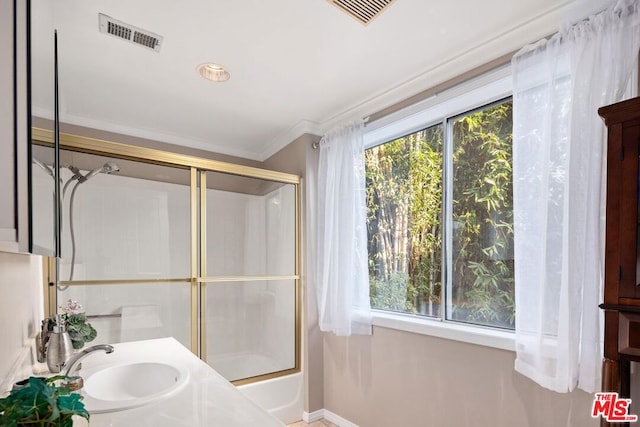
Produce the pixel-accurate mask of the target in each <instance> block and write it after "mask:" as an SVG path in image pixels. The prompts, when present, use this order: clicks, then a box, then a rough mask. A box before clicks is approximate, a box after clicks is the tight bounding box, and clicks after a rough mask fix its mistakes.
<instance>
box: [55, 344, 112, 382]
mask: <svg viewBox="0 0 640 427" xmlns="http://www.w3.org/2000/svg"><path fill="white" fill-rule="evenodd" d="M98 350H104V351H105V352H106V353H107V354H110V353H113V350H114V348H113V346H112V345H109V344H98V345H94V346H92V347H88V348H85V349H84V350H82V351H81V352H80V353H77V354H74V355H73V356H72V357H71V358H70V359H69V360H67V362H66V363H65V364H64V365H63V370H62V375H65V376H69V374H70V373H71V369H72V368H73V366H74V365H75V364H76V363H78V362H79V361H81V360H82V359H84V358H85V357H87V356H88V355H90V354H91V353H93V352H94V351H98Z"/></svg>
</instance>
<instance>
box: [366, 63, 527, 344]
mask: <svg viewBox="0 0 640 427" xmlns="http://www.w3.org/2000/svg"><path fill="white" fill-rule="evenodd" d="M512 87H513V85H512V77H511V67H510V66H509V65H508V64H507V65H505V66H502V67H500V68H497V69H495V70H493V71H490V72H488V73H485V74H483V75H481V76H478V77H476V78H474V79H472V80H469V81H466V82H464V83H461V84H459V85H457V86H454V87H452V88H450V89H448V90H446V91H444V92H442V93H438V94H437V95H434V96H432V97H430V98H427V99H425V100H423V101H421V102H418V103H416V104H414V105H412V106H410V107H407V108H405V109H403V110H400V111H398V112H395V113H392V114H390V115H388V116H386V117H383V118H381V119H379V120H376V121H375V122H373V123H371V124H367V125H366V126H365V134H364V146H365V149H369V148H372V147H375V146H378V145H381V144H385V143H387V142H390V141H393V140H395V139H397V138H401V137H403V136H406V135H409V134H412V133H414V132H418V131H420V130H423V129H426V128H429V127H431V126H435V125H442V126H443V132H444V133H445V135H447V136H451V135H448V134H449V133H450V132H452V125H451V124H452V121H453V120H455V119H456V118H457V117H461V116H463V115H465V114H469V113H472V112H474V111H478V110H480V109H483V108H486V107H488V106H491V105H495V104H496V103H499V102H504V101H505V100H507V99H509V98H510V97H511V96H512ZM450 140H451V139H449V141H450ZM451 150H452V147H451V144H450V143H446V137H445V143H444V144H443V158H444V164H443V186H444V188H443V192H444V200H443V209H442V214H441V215H442V223H443V224H444V227H446V228H447V230H446V232H445V236H443V250H442V257H443V267H444V266H445V263H447V262H449V261H450V260H451V257H452V253H451V242H450V241H449V240H450V239H451V230H450V229H449V228H450V227H451V222H450V218H449V216H450V214H451V212H450V209H449V204H450V203H451V196H452V194H450V193H451V192H452V188H451V185H450V184H451V183H450V182H449V181H450V180H451V179H452V173H453V161H452V159H451ZM450 281H451V277H450V272H449V271H448V269H447V268H443V269H442V281H441V283H442V289H443V291H445V290H449V288H450V287H451V283H449V282H450ZM450 297H451V295H450V293H449V292H446V291H445V295H444V298H441V316H442V317H441V318H434V317H428V316H420V315H415V314H409V313H400V312H393V311H386V310H381V309H375V308H372V310H371V312H372V323H373V325H374V326H378V327H383V328H388V329H395V330H400V331H405V332H411V333H417V334H421V335H429V336H433V337H438V338H445V339H451V340H456V341H462V342H466V343H471V344H477V345H482V346H487V347H493V348H499V349H503V350H509V351H515V333H514V332H515V331H514V330H510V329H502V328H498V327H490V326H484V325H480V324H472V323H465V322H461V321H457V320H448V319H447V313H448V307H449V305H448V303H449V299H450Z"/></svg>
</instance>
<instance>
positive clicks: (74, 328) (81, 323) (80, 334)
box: [51, 299, 98, 350]
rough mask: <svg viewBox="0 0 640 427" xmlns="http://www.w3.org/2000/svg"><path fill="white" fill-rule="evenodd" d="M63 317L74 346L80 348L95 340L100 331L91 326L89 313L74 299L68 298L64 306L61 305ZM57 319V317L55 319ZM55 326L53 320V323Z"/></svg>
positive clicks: (76, 348)
mask: <svg viewBox="0 0 640 427" xmlns="http://www.w3.org/2000/svg"><path fill="white" fill-rule="evenodd" d="M60 309H61V310H62V315H61V317H62V319H63V320H64V322H65V325H66V327H67V332H68V333H69V337H70V338H71V343H72V344H73V348H74V349H75V350H78V349H80V348H82V347H84V344H85V343H87V342H90V341H93V340H94V339H95V338H96V336H97V335H98V333H97V332H96V330H95V329H94V327H93V326H91V323H89V322H87V315H86V313H84V309H83V308H82V305H80V303H78V302H77V301H74V300H72V299H70V300H68V301H67V303H66V304H65V305H64V306H61V307H60ZM54 320H55V319H54ZM51 327H53V322H52V324H51Z"/></svg>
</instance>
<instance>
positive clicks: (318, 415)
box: [302, 409, 324, 424]
mask: <svg viewBox="0 0 640 427" xmlns="http://www.w3.org/2000/svg"><path fill="white" fill-rule="evenodd" d="M323 418H324V409H318V410H317V411H313V412H311V413H309V412H303V413H302V421H304V422H305V423H307V424H311V423H313V422H316V421H320V420H321V419H323Z"/></svg>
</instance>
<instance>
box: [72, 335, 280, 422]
mask: <svg viewBox="0 0 640 427" xmlns="http://www.w3.org/2000/svg"><path fill="white" fill-rule="evenodd" d="M114 347H115V351H114V352H113V353H111V354H106V353H104V352H102V351H96V352H94V353H93V354H91V355H90V356H88V357H87V358H86V359H83V360H82V369H81V370H80V371H79V375H81V376H83V377H85V379H86V378H89V377H90V376H91V374H92V373H93V372H96V371H98V370H100V369H103V368H106V367H109V366H116V365H121V364H124V363H139V362H163V363H168V364H172V365H174V366H178V367H180V368H182V369H187V370H188V371H189V380H188V382H187V384H186V386H184V387H183V388H181V389H180V390H179V391H178V392H177V393H175V394H173V395H171V396H169V397H166V398H163V399H160V400H158V401H154V402H153V403H150V404H147V405H145V406H142V407H138V408H132V409H127V410H123V411H117V412H109V413H104V414H92V415H91V418H90V425H91V427H106V426H110V427H111V426H150V427H151V426H153V427H158V426H172V427H176V426H189V427H196V426H203V427H204V426H206V427H215V426H220V427H258V426H259V427H282V426H284V424H283V423H282V422H280V421H279V420H278V419H276V418H275V417H273V416H272V415H270V414H269V413H267V412H266V411H264V410H263V409H261V408H259V407H258V406H257V405H255V404H254V403H253V402H251V401H250V400H249V399H247V398H246V397H245V396H244V395H242V394H241V393H240V392H239V391H238V390H237V389H236V388H235V387H234V386H233V385H232V384H231V383H230V382H228V381H227V380H226V379H224V378H223V377H222V376H221V375H220V374H218V373H217V372H216V371H215V370H213V369H212V368H211V367H210V366H209V365H207V364H206V363H204V362H203V361H202V360H200V359H198V358H197V357H196V356H195V355H193V353H191V352H190V351H189V350H188V349H187V348H185V347H184V346H183V345H182V344H180V343H179V342H178V341H176V340H175V339H173V338H161V339H155V340H147V341H134V342H128V343H120V344H114ZM83 421H84V420H82V421H81V422H77V421H76V422H75V423H74V426H80V425H86V422H84V423H83Z"/></svg>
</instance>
